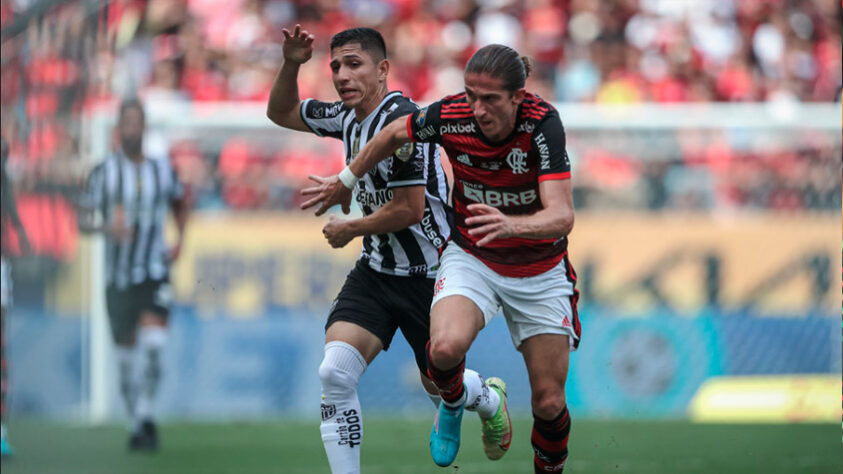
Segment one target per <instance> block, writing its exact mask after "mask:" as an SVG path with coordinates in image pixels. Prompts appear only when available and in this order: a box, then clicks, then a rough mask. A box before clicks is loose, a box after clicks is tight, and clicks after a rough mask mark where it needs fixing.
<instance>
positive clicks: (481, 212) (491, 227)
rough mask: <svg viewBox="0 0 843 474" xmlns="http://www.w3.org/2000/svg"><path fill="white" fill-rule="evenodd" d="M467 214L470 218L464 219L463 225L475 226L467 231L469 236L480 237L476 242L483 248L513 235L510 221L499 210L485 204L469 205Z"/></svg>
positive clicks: (513, 230)
mask: <svg viewBox="0 0 843 474" xmlns="http://www.w3.org/2000/svg"><path fill="white" fill-rule="evenodd" d="M468 212H470V213H471V217H468V218H466V220H465V225H467V226H477V227H474V228H471V229H469V230H468V233H469V235H482V236H483V238H482V239H480V240H479V241H478V242H477V246H478V247H483V246H484V245H486V244H488V243H489V242H491V241H493V240H495V239H503V238H506V237H512V236H513V235H515V228H514V225H513V222H512V219H511V218H510V217H508V216H507V215H506V214H504V213H502V212H501V211H500V209H498V208H496V207H492V206H489V205H486V204H479V203H476V204H469V205H468Z"/></svg>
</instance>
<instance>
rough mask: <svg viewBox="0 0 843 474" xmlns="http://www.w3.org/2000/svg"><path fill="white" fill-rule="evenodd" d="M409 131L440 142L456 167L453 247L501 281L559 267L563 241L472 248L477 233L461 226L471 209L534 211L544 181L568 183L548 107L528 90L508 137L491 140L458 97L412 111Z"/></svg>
mask: <svg viewBox="0 0 843 474" xmlns="http://www.w3.org/2000/svg"><path fill="white" fill-rule="evenodd" d="M407 131H408V134H409V135H410V137H411V139H412V140H413V141H418V142H435V143H438V144H440V145H442V146H443V147H444V148H445V151H446V152H447V153H448V159H449V160H450V162H451V164H452V166H453V169H454V210H455V214H456V215H455V224H456V229H457V232H453V233H452V238H453V239H454V241H455V242H457V243H458V244H459V245H460V246H461V247H463V248H464V249H466V250H467V251H469V252H471V253H472V254H473V255H475V256H476V257H478V258H479V259H481V260H482V261H483V262H485V263H486V264H487V265H488V266H489V268H491V269H493V270H495V271H496V272H497V273H499V274H501V275H504V276H514V277H526V276H533V275H538V274H540V273H543V272H545V271H547V270H549V269H551V268H553V267H554V266H555V265H556V264H557V263H559V261H560V260H561V259H562V257H563V256H564V255H565V250H566V248H567V238H565V237H563V238H561V239H527V238H520V237H510V238H506V239H497V240H494V241H492V242H491V243H489V244H487V245H486V246H484V247H477V245H476V243H477V241H478V240H480V239H481V238H482V236H472V235H469V234H468V227H466V225H465V219H466V218H467V217H469V215H470V214H469V212H468V209H467V206H468V205H469V204H472V203H475V202H480V203H484V204H488V205H490V206H494V207H496V208H498V209H500V210H501V212H503V213H504V214H507V215H524V214H533V213H535V212H537V211H539V210H540V209H542V203H541V197H540V196H539V183H540V182H541V181H545V180H550V179H570V177H571V164H570V161H569V159H568V154H567V152H566V151H565V129H564V128H563V126H562V121H561V120H560V118H559V113H558V112H557V111H556V109H555V108H554V107H553V106H552V105H550V104H549V103H547V102H545V101H544V100H542V99H541V98H540V97H538V96H536V95H533V94H530V93H528V94H527V96H526V98H525V99H524V101H523V102H522V103H521V105H520V106H519V108H518V115H517V118H516V122H515V127H514V129H513V131H512V133H511V134H510V136H509V137H507V138H506V139H504V140H502V141H500V142H492V141H490V140H489V139H488V138H486V136H485V135H483V133H482V132H481V131H480V127H479V126H478V124H477V121H476V119H475V118H474V114H473V113H472V111H471V107H470V106H469V105H468V101H467V100H466V96H465V93H462V94H458V95H453V96H449V97H445V98H444V99H442V100H440V101H438V102H435V103H433V104H431V105H430V106H428V107H425V108H422V109H419V110H417V111H415V112H413V114H412V115H411V116H410V117H408V119H407Z"/></svg>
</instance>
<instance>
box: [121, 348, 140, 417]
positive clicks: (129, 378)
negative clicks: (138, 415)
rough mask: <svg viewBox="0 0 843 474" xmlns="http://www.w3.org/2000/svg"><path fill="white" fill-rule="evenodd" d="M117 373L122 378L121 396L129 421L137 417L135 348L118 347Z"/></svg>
mask: <svg viewBox="0 0 843 474" xmlns="http://www.w3.org/2000/svg"><path fill="white" fill-rule="evenodd" d="M116 352H117V372H118V376H119V377H120V396H121V397H123V403H124V404H125V405H126V412H128V414H129V419H133V418H134V416H135V402H137V395H138V393H137V384H136V383H135V348H134V347H128V346H117V351H116Z"/></svg>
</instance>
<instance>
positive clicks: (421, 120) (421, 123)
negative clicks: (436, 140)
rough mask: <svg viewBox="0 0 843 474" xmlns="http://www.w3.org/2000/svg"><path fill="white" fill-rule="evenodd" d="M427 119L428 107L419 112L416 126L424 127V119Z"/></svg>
mask: <svg viewBox="0 0 843 474" xmlns="http://www.w3.org/2000/svg"><path fill="white" fill-rule="evenodd" d="M426 117H427V107H425V108H423V109H420V110H419V115H418V116H417V117H416V125H418V126H419V127H424V119H425V118H426Z"/></svg>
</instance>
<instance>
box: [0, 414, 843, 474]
mask: <svg viewBox="0 0 843 474" xmlns="http://www.w3.org/2000/svg"><path fill="white" fill-rule="evenodd" d="M365 423H366V424H365V427H364V430H365V442H364V445H363V454H362V457H363V473H364V474H415V473H447V474H457V473H462V474H469V473H507V474H509V473H532V467H531V466H532V465H531V457H532V451H531V448H530V441H529V438H530V426H531V421H530V420H529V419H517V420H515V438H514V441H513V444H512V449H511V450H510V452H509V453H508V454H507V455H506V457H504V458H503V459H502V460H500V461H496V462H492V461H488V460H486V459H485V457H484V456H483V451H482V448H481V446H480V440H479V430H480V425H479V423H478V422H477V421H476V418H474V417H467V418H466V421H465V422H464V426H463V428H464V430H463V445H462V449H461V451H460V455H459V456H458V457H457V460H456V462H455V463H454V465H453V466H451V467H449V468H444V469H443V468H439V467H436V466H435V465H434V464H433V462H432V461H431V460H430V455H429V453H428V449H427V439H428V433H429V429H430V423H429V422H428V421H422V420H414V421H406V420H398V419H385V418H373V417H372V418H370V419H367V420H366V421H365ZM9 432H10V435H11V441H12V444H13V445H14V447H15V449H16V450H17V454H16V456H15V457H14V458H11V459H4V460H3V463H2V470H3V474H22V473H27V474H53V473H55V474H76V473H79V474H204V473H208V474H223V473H226V474H227V473H231V474H252V473H254V474H258V473H260V474H271V473H284V474H320V473H328V472H329V471H328V468H327V461H326V460H325V456H324V453H323V451H322V444H321V441H320V440H319V427H318V421H316V420H314V421H313V422H306V421H300V420H297V421H294V422H288V421H283V420H279V421H275V422H266V423H208V424H183V423H171V424H164V425H163V426H161V441H162V447H163V449H162V450H161V451H160V452H159V453H157V454H155V455H144V454H130V453H128V452H127V451H126V433H125V431H124V429H122V428H121V427H117V426H108V427H79V426H71V425H63V424H54V423H43V422H29V421H26V422H24V421H17V422H15V421H13V422H12V423H10V426H9ZM570 448H571V458H570V460H569V463H568V466H567V467H566V469H565V472H566V474H570V473H619V472H623V473H648V474H660V473H683V472H691V473H703V472H705V473H765V474H769V473H777V472H782V473H784V472H787V473H794V472H800V473H802V472H805V473H840V472H843V451H841V438H840V427H838V426H837V425H835V424H827V425H698V424H691V423H687V422H657V421H656V422H653V421H646V422H642V421H623V422H621V421H585V420H576V419H574V423H573V431H572V436H571V445H570Z"/></svg>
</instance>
